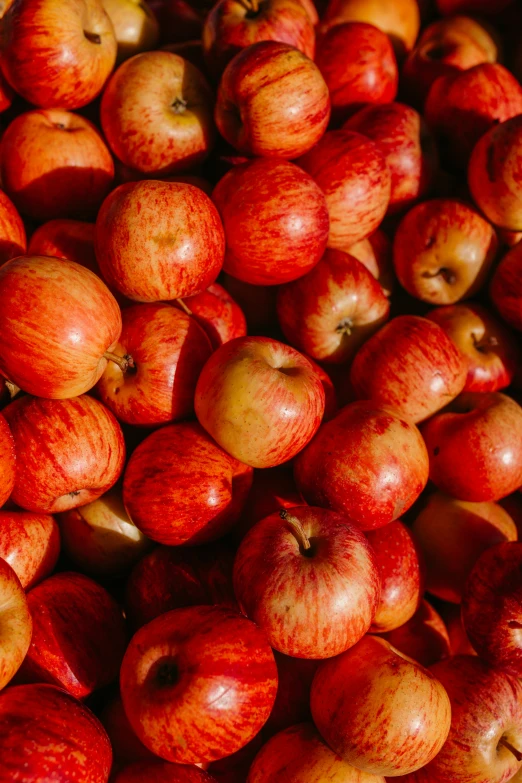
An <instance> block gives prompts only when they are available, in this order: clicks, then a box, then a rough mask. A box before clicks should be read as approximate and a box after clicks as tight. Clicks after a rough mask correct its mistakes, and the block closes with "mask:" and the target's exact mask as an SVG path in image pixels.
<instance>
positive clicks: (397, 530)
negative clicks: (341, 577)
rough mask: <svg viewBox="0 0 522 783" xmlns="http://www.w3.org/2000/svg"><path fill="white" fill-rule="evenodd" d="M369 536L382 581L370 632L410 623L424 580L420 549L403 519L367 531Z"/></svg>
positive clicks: (420, 596)
mask: <svg viewBox="0 0 522 783" xmlns="http://www.w3.org/2000/svg"><path fill="white" fill-rule="evenodd" d="M366 538H367V540H368V543H369V544H370V547H371V548H372V550H373V554H374V558H375V562H376V565H377V572H378V574H379V578H380V582H381V598H380V602H379V603H378V605H377V611H376V613H375V616H374V618H373V621H372V625H371V629H370V632H371V633H384V632H386V631H392V630H394V629H395V628H399V627H400V626H401V625H404V623H406V622H408V620H410V619H411V618H412V617H413V615H414V614H415V612H416V610H417V608H418V607H419V605H420V602H421V598H422V593H423V590H424V580H423V572H422V567H421V562H420V560H419V550H418V548H417V547H416V545H415V541H414V539H413V537H412V535H411V533H410V531H409V529H408V528H407V527H406V525H404V524H403V523H402V522H401V521H400V520H396V521H395V522H390V523H389V524H387V525H384V526H383V527H380V528H378V529H377V530H368V531H367V532H366Z"/></svg>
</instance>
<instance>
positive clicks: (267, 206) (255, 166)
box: [212, 158, 329, 285]
mask: <svg viewBox="0 0 522 783" xmlns="http://www.w3.org/2000/svg"><path fill="white" fill-rule="evenodd" d="M212 198H213V200H214V203H215V204H216V206H217V208H218V210H219V213H220V215H221V219H222V220H223V225H224V227H225V235H226V240H227V249H226V253H225V262H224V265H223V269H224V270H225V272H227V273H228V274H230V275H233V276H234V277H237V278H239V279H240V280H243V281H244V282H246V283H255V284H256V285H274V284H276V283H277V284H279V283H286V282H288V281H289V280H295V279H296V278H298V277H301V276H302V275H304V274H305V273H306V272H309V271H310V269H312V267H314V266H315V264H317V262H318V261H319V259H320V258H321V256H322V254H323V252H324V249H325V247H326V241H327V239H328V226H329V219H328V208H327V205H326V199H325V197H324V194H323V193H322V192H321V190H320V188H319V187H318V185H316V183H315V182H314V181H313V179H312V178H311V177H310V176H309V175H308V174H306V173H305V172H304V171H302V170H301V169H300V168H298V167H297V166H294V164H293V163H289V162H288V161H284V160H277V159H276V158H260V159H258V160H253V161H250V162H249V163H245V164H243V165H239V166H233V168H232V169H231V170H230V171H229V172H228V173H227V174H225V176H224V177H223V179H221V180H220V181H219V182H218V184H217V185H216V187H215V189H214V193H213V194H212Z"/></svg>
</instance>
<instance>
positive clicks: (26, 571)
mask: <svg viewBox="0 0 522 783" xmlns="http://www.w3.org/2000/svg"><path fill="white" fill-rule="evenodd" d="M0 531H1V535H0V558H3V559H4V560H5V561H6V563H8V564H9V565H10V566H11V568H12V569H13V571H14V572H15V574H16V575H17V577H18V579H19V580H20V582H21V584H22V587H23V588H24V590H28V589H29V588H31V587H33V586H34V585H35V584H36V583H37V582H40V581H41V580H42V579H45V577H46V576H49V574H50V573H51V572H52V571H53V569H54V567H55V565H56V561H57V560H58V555H59V554H60V531H59V530H58V525H57V524H56V522H55V521H54V519H53V517H51V516H48V515H46V514H30V513H28V512H27V511H0Z"/></svg>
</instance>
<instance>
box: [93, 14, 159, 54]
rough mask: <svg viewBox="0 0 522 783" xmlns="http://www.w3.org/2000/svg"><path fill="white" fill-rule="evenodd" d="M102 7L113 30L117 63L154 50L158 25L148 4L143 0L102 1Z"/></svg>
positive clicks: (157, 35)
mask: <svg viewBox="0 0 522 783" xmlns="http://www.w3.org/2000/svg"><path fill="white" fill-rule="evenodd" d="M102 5H103V8H104V10H105V13H106V14H107V16H108V17H109V19H110V20H111V22H112V26H113V28H114V37H115V38H116V43H117V45H118V54H117V58H116V62H117V63H121V62H122V61H123V60H127V59H128V58H129V57H132V56H133V55H135V54H139V53H140V52H146V51H147V50H148V49H155V48H156V44H157V43H158V38H159V25H158V20H157V19H156V17H155V16H154V14H153V13H152V11H151V9H150V7H149V5H148V3H146V2H144V0H102Z"/></svg>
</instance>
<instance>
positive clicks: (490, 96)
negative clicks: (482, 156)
mask: <svg viewBox="0 0 522 783" xmlns="http://www.w3.org/2000/svg"><path fill="white" fill-rule="evenodd" d="M424 113H425V114H424V116H425V118H426V122H427V123H428V125H429V126H430V128H431V129H432V130H433V132H434V133H435V135H436V136H437V137H438V139H439V141H440V143H441V145H442V148H443V150H444V151H445V152H446V153H447V155H448V157H450V159H451V162H452V164H453V165H454V166H456V167H458V168H465V167H466V165H467V163H468V161H469V157H470V155H471V152H472V150H473V147H474V146H475V144H476V143H477V141H478V140H479V139H480V137H481V136H483V135H484V133H486V131H487V130H489V128H491V127H492V126H494V125H496V124H497V123H499V122H504V121H505V120H508V119H509V118H510V117H514V116H515V115H517V114H520V113H522V87H521V86H520V84H519V82H518V81H517V79H516V78H515V77H514V76H513V74H511V73H510V72H509V71H508V70H507V69H506V68H504V66H503V65H500V64H499V63H481V64H480V65H475V66H473V67H472V68H469V69H467V70H465V71H459V72H456V73H452V74H447V75H445V76H441V77H440V78H439V79H437V80H436V81H435V82H434V84H433V85H432V87H431V89H430V91H429V93H428V97H427V99H426V105H425V109H424Z"/></svg>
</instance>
